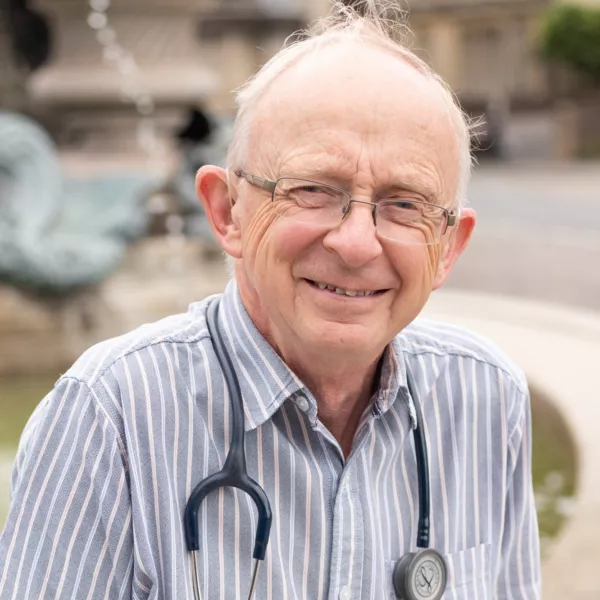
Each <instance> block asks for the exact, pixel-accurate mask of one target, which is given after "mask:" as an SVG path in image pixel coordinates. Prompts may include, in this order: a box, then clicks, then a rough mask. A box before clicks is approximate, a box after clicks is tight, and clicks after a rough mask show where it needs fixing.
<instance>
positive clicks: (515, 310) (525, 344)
mask: <svg viewBox="0 0 600 600" xmlns="http://www.w3.org/2000/svg"><path fill="white" fill-rule="evenodd" d="M423 315H424V316H426V317H428V318H433V319H438V320H443V321H447V322H451V323H455V324H457V325H463V326H465V327H468V328H469V329H472V330H473V331H476V332H477V333H480V334H482V335H485V336H487V337H489V338H491V339H492V340H494V341H495V342H496V343H497V344H498V345H499V346H500V347H502V348H503V349H504V351H505V352H506V353H507V354H508V355H509V356H511V357H512V358H513V360H514V361H515V362H516V363H517V364H518V365H519V366H520V367H521V368H522V369H523V370H524V371H525V372H526V374H527V376H528V378H529V379H530V380H531V381H533V382H535V385H536V386H537V387H538V388H540V390H541V391H542V392H544V393H545V394H547V395H548V397H549V398H551V399H552V400H553V401H554V402H555V404H556V405H557V407H558V408H559V409H560V411H561V413H562V415H563V417H564V419H565V421H566V422H567V423H568V425H569V427H570V428H571V431H572V432H573V437H574V441H575V444H576V446H577V448H578V454H579V465H580V468H579V473H578V486H577V496H576V498H575V502H574V507H573V514H572V516H571V518H570V519H569V520H568V521H567V522H566V524H565V526H564V528H563V530H562V531H561V533H560V534H559V537H558V539H557V540H556V541H555V542H554V544H553V545H552V547H551V549H550V552H549V555H548V556H547V558H546V559H545V561H544V564H543V584H544V595H543V597H544V600H559V599H560V600H563V599H564V598H569V599H570V600H589V599H590V598H592V597H594V598H595V597H598V594H599V593H600V569H598V565H600V543H599V542H600V432H599V430H598V426H597V424H598V423H600V386H599V385H598V370H599V368H600V313H595V312H593V311H584V310H576V309H571V308H564V307H561V306H558V305H552V304H546V303H543V302H537V301H532V300H520V299H515V298H510V297H504V296H495V295H490V294H483V293H470V292H463V291H457V290H448V291H446V290H444V291H439V292H435V293H434V294H432V296H431V298H430V301H429V302H428V304H427V306H426V308H425V310H424V311H423Z"/></svg>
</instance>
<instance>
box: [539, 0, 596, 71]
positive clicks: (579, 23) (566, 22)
mask: <svg viewBox="0 0 600 600" xmlns="http://www.w3.org/2000/svg"><path fill="white" fill-rule="evenodd" d="M541 51H542V54H543V55H544V56H545V57H546V58H549V59H552V60H557V61H560V62H563V63H565V64H567V65H569V66H571V67H574V68H575V69H577V70H578V71H580V72H582V73H585V74H586V75H588V76H591V77H592V79H595V80H600V9H599V8H596V7H591V6H589V7H588V6H580V5H573V4H559V5H555V6H553V7H552V8H551V9H550V10H549V12H548V13H547V15H546V19H545V22H544V26H543V29H542V37H541Z"/></svg>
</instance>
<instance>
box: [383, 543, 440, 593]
mask: <svg viewBox="0 0 600 600" xmlns="http://www.w3.org/2000/svg"><path fill="white" fill-rule="evenodd" d="M392 577H393V581H394V591H395V592H396V596H397V597H398V598H399V599H400V600H440V598H441V597H442V596H443V595H444V591H445V589H446V583H447V580H448V571H447V568H446V562H445V561H444V559H443V557H442V555H441V554H440V553H439V552H437V551H436V550H434V549H433V548H426V549H424V550H418V551H417V552H409V553H408V554H405V555H404V556H403V557H402V558H401V559H400V560H399V561H398V562H397V563H396V565H395V566H394V573H393V576H392Z"/></svg>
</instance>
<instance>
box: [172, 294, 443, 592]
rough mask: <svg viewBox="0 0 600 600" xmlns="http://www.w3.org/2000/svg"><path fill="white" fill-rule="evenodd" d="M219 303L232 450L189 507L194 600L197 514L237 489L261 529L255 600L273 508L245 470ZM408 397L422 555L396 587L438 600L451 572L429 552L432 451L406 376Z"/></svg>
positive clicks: (400, 564) (212, 316)
mask: <svg viewBox="0 0 600 600" xmlns="http://www.w3.org/2000/svg"><path fill="white" fill-rule="evenodd" d="M218 315H219V300H214V301H212V302H211V303H210V305H209V307H208V311H207V315H206V320H207V325H208V330H209V333H210V337H211V340H212V343H213V346H214V349H215V353H216V355H217V359H218V361H219V364H220V366H221V369H222V371H223V374H224V376H225V380H226V382H227V387H228V390H229V394H230V396H231V444H230V447H229V452H228V454H227V458H226V459H225V464H224V465H223V468H222V469H221V470H220V471H218V472H217V473H213V474H212V475H210V476H209V477H207V478H206V479H204V480H202V481H201V482H200V483H199V484H198V485H197V486H196V487H195V488H194V491H193V492H192V495H191V496H190V498H189V500H188V502H187V505H186V507H185V515H184V527H185V537H186V544H187V549H188V552H192V553H193V573H192V577H193V582H192V586H193V589H194V599H195V600H202V596H201V594H200V581H199V569H198V551H199V550H200V543H199V539H200V536H199V531H198V511H199V509H200V504H201V503H202V501H203V500H204V498H205V497H206V495H207V494H209V493H210V492H213V491H215V490H217V489H218V488H220V487H235V488H238V489H240V490H241V491H242V492H245V493H246V494H248V495H249V496H250V497H251V498H252V500H253V501H254V504H255V505H256V509H257V511H258V523H257V527H256V536H255V540H254V552H253V558H254V567H253V570H252V580H251V583H250V592H249V594H248V600H251V598H252V596H253V595H254V589H255V587H256V579H257V575H258V567H259V564H260V562H259V561H261V560H264V558H265V554H266V551H267V544H268V543H269V534H270V531H271V520H272V513H271V506H270V504H269V499H268V498H267V495H266V493H265V491H264V490H263V489H262V488H261V487H260V486H259V485H258V483H256V481H254V479H252V478H251V477H250V476H249V475H248V472H247V470H246V454H245V431H244V410H243V401H242V393H241V390H240V384H239V381H238V378H237V376H236V374H235V371H234V369H233V364H232V362H231V358H230V357H229V354H228V353H227V350H226V348H225V344H224V342H223V337H222V336H221V332H220V331H219V327H218ZM407 383H408V389H409V393H410V395H411V397H412V399H413V403H414V406H415V411H416V426H415V427H414V428H413V435H414V442H415V455H416V460H417V479H418V491H419V522H418V528H417V551H416V552H408V553H407V554H405V555H404V556H403V557H402V558H400V559H399V560H398V561H397V562H396V564H395V565H394V570H393V574H392V582H393V586H394V592H395V594H396V597H397V598H399V599H400V600H439V599H440V598H441V597H442V595H443V593H444V590H445V589H446V582H447V578H448V575H447V568H446V563H445V561H444V559H443V557H442V555H441V554H440V553H439V552H438V551H437V550H435V549H433V548H429V510H430V488H429V467H428V462H427V446H426V444H425V438H424V437H423V435H422V434H421V431H422V416H421V406H420V404H419V400H418V397H417V396H416V394H415V393H414V390H413V386H412V381H411V378H410V377H409V376H408V375H407Z"/></svg>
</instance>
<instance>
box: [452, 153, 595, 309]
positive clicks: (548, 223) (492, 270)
mask: <svg viewBox="0 0 600 600" xmlns="http://www.w3.org/2000/svg"><path fill="white" fill-rule="evenodd" d="M469 204H470V206H472V207H473V208H474V209H475V210H476V211H477V214H478V223H477V227H476V231H475V233H474V235H473V239H472V241H471V244H470V246H469V248H468V249H467V250H466V252H465V254H464V255H463V256H462V257H461V259H460V260H459V262H458V264H457V265H456V267H455V270H454V272H453V274H452V276H451V277H450V279H449V281H448V283H447V286H448V287H456V288H462V289H471V290H481V291H485V292H490V293H499V294H506V295H512V296H521V297H526V298H535V299H538V300H545V301H549V302H555V303H560V304H569V305H573V306H579V307H583V308H588V309H593V310H597V311H600V163H583V164H577V165H562V164H561V165H539V166H538V165H531V164H528V165H526V166H522V167H519V166H516V165H502V166H491V165H490V166H488V165H485V164H483V165H480V166H478V167H476V168H475V173H474V176H473V180H472V184H471V187H470V191H469Z"/></svg>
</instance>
